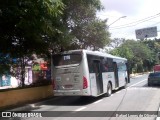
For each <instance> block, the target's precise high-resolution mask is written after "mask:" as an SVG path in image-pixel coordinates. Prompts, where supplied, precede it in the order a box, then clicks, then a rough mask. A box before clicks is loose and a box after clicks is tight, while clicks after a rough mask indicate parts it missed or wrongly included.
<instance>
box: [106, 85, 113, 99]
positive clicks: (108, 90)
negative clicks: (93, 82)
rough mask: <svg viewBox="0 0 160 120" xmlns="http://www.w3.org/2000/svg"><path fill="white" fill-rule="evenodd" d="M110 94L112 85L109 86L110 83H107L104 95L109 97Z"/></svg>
mask: <svg viewBox="0 0 160 120" xmlns="http://www.w3.org/2000/svg"><path fill="white" fill-rule="evenodd" d="M111 94H112V86H111V83H108V85H107V93H106V94H105V96H106V97H109V96H111Z"/></svg>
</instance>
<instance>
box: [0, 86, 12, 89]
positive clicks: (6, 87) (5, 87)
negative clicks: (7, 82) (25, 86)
mask: <svg viewBox="0 0 160 120" xmlns="http://www.w3.org/2000/svg"><path fill="white" fill-rule="evenodd" d="M8 88H13V87H12V86H3V87H0V90H2V89H8Z"/></svg>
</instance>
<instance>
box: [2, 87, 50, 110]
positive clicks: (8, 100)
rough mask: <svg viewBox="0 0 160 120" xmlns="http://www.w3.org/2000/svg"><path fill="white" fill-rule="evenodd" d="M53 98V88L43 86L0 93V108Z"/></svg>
mask: <svg viewBox="0 0 160 120" xmlns="http://www.w3.org/2000/svg"><path fill="white" fill-rule="evenodd" d="M51 96H53V89H52V86H51V85H49V86H41V87H34V88H26V89H19V90H9V91H4V92H0V108H5V107H9V106H13V105H18V104H23V103H27V102H29V101H34V100H39V99H43V98H47V97H51Z"/></svg>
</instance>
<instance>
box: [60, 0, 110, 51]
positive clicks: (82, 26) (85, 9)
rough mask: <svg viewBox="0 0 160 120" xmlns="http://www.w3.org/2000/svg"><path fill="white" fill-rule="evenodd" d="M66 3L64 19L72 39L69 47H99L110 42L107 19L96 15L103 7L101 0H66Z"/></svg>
mask: <svg viewBox="0 0 160 120" xmlns="http://www.w3.org/2000/svg"><path fill="white" fill-rule="evenodd" d="M64 4H65V5H66V8H65V11H64V15H63V21H64V25H65V26H66V29H68V31H69V32H68V36H70V37H69V38H70V39H71V41H70V43H69V46H70V47H69V48H68V49H79V48H84V49H86V48H88V47H90V48H93V49H99V48H103V47H104V46H105V45H107V44H108V43H109V41H110V40H109V32H108V31H107V30H106V28H107V25H106V22H107V21H106V20H100V19H98V18H97V17H96V11H97V10H102V8H103V7H102V6H101V3H100V0H87V1H86V0H78V1H76V0H69V1H66V0H64ZM66 48H67V46H66Z"/></svg>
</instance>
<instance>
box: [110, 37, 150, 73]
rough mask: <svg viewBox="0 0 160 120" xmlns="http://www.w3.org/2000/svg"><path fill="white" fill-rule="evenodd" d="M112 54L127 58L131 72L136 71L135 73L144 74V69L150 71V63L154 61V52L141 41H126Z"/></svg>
mask: <svg viewBox="0 0 160 120" xmlns="http://www.w3.org/2000/svg"><path fill="white" fill-rule="evenodd" d="M111 54H114V55H118V56H121V57H125V58H127V59H128V61H129V64H130V67H131V71H132V70H135V71H134V72H142V71H143V67H144V68H145V70H149V68H150V66H149V64H148V63H150V64H152V61H153V52H152V51H151V50H150V49H149V48H148V47H147V46H146V45H145V44H144V43H142V42H141V41H135V40H126V41H124V42H123V43H122V44H121V45H120V46H119V47H117V48H115V49H113V50H112V51H111ZM146 63H147V64H148V66H146ZM146 67H148V68H146Z"/></svg>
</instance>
